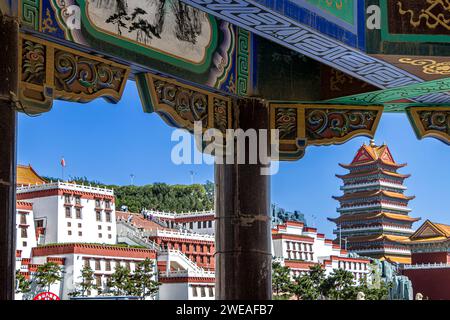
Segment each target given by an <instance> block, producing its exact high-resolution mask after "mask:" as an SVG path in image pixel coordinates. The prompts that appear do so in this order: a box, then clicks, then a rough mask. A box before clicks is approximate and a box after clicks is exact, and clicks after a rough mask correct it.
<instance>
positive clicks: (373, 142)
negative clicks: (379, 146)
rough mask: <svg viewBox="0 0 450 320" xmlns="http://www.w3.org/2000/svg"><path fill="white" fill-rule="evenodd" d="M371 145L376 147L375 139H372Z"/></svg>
mask: <svg viewBox="0 0 450 320" xmlns="http://www.w3.org/2000/svg"><path fill="white" fill-rule="evenodd" d="M370 146H371V147H375V140H373V139H370Z"/></svg>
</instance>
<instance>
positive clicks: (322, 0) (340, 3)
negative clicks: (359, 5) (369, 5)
mask: <svg viewBox="0 0 450 320" xmlns="http://www.w3.org/2000/svg"><path fill="white" fill-rule="evenodd" d="M306 2H308V3H310V4H312V5H315V6H316V7H319V8H320V9H322V10H324V11H326V12H328V13H330V14H332V15H334V16H336V17H337V18H339V19H341V20H343V21H345V22H347V23H349V24H351V25H353V24H354V21H355V15H354V10H353V8H354V0H306Z"/></svg>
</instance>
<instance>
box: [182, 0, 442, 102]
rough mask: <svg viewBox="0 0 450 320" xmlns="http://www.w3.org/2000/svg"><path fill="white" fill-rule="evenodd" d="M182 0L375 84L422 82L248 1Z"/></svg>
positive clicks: (433, 98)
mask: <svg viewBox="0 0 450 320" xmlns="http://www.w3.org/2000/svg"><path fill="white" fill-rule="evenodd" d="M182 1H183V2H185V3H187V4H189V5H192V6H193V7H196V8H198V9H200V10H203V11H205V12H207V13H209V14H212V15H214V16H217V17H219V18H220V19H223V20H226V21H228V22H230V23H232V24H234V25H237V26H240V27H242V28H244V29H246V30H248V31H250V32H252V33H254V34H257V35H259V36H261V37H263V38H266V39H269V40H271V41H273V42H276V43H278V44H280V45H282V46H284V47H287V48H289V49H292V50H294V51H296V52H299V53H301V54H303V55H305V56H308V57H310V58H312V59H314V60H316V61H319V62H321V63H324V64H326V65H328V66H331V67H333V68H335V69H338V70H340V71H342V72H345V73H346V74H349V75H351V76H353V77H355V78H358V79H360V80H363V81H365V82H367V83H370V84H372V85H374V86H376V87H379V88H382V89H385V88H395V87H401V86H406V85H411V84H418V83H421V82H423V80H422V79H420V78H418V77H417V76H414V75H412V74H410V73H409V72H407V71H405V70H402V69H400V68H397V67H395V66H393V65H391V64H389V63H388V62H385V61H382V60H379V59H377V58H374V57H371V56H368V55H367V54H365V53H363V52H361V51H359V50H357V49H354V48H351V47H349V46H347V45H345V44H343V43H341V42H339V41H336V40H334V39H331V38H330V37H328V36H325V35H323V34H321V33H320V32H318V31H315V30H313V29H312V28H310V27H307V26H305V25H302V24H301V23H299V22H297V21H294V20H292V19H289V18H287V17H285V16H283V15H281V14H279V13H276V12H274V11H272V10H269V9H267V8H266V7H264V6H262V5H259V4H257V3H255V2H254V1H252V0H182ZM414 100H415V101H417V102H420V103H445V102H450V95H448V94H447V93H434V94H428V95H424V96H420V97H416V98H415V99H414Z"/></svg>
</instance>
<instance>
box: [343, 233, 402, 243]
mask: <svg viewBox="0 0 450 320" xmlns="http://www.w3.org/2000/svg"><path fill="white" fill-rule="evenodd" d="M347 239H348V241H349V242H372V241H378V240H387V241H392V242H398V243H406V242H409V237H407V236H395V235H391V234H374V235H369V236H356V237H348V238H347Z"/></svg>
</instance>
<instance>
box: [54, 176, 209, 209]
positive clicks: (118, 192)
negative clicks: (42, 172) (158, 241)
mask: <svg viewBox="0 0 450 320" xmlns="http://www.w3.org/2000/svg"><path fill="white" fill-rule="evenodd" d="M45 179H47V180H53V181H56V180H58V179H55V178H51V177H45ZM71 181H73V182H75V183H78V184H86V185H92V186H98V187H104V188H109V189H114V194H115V196H116V208H117V210H120V208H121V206H122V205H125V206H127V207H128V210H129V211H131V212H140V211H141V209H143V208H146V209H153V210H158V211H175V212H183V211H202V210H212V209H213V208H214V184H213V183H212V182H211V181H207V182H206V184H194V185H169V184H166V183H154V184H149V185H145V186H117V185H106V184H103V183H101V182H99V181H90V180H88V179H87V178H86V177H83V178H80V177H74V178H72V179H71Z"/></svg>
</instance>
